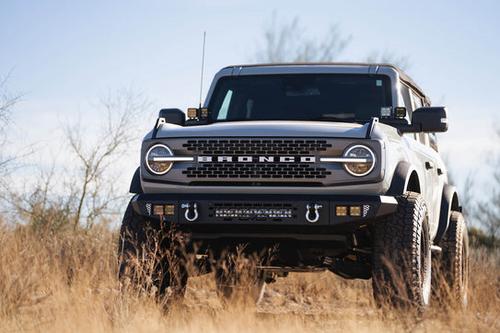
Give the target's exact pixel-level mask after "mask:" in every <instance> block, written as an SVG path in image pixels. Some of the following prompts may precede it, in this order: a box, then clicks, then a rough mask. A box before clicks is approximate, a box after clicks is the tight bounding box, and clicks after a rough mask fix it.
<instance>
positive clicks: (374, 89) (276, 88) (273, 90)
mask: <svg viewBox="0 0 500 333" xmlns="http://www.w3.org/2000/svg"><path fill="white" fill-rule="evenodd" d="M391 106H392V100H391V89H390V78H389V77H388V76H385V75H365V74H297V75H296V74H293V75H292V74H286V75H255V76H236V77H224V78H221V79H220V80H219V81H218V83H217V86H216V88H215V90H214V93H213V95H212V98H211V100H210V103H209V105H208V108H209V110H210V117H211V119H212V121H237V120H325V121H355V122H366V121H369V120H370V119H371V118H372V117H379V118H380V117H389V116H391V114H392V108H391Z"/></svg>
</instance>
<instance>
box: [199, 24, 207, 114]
mask: <svg viewBox="0 0 500 333" xmlns="http://www.w3.org/2000/svg"><path fill="white" fill-rule="evenodd" d="M206 39H207V32H206V31H203V50H202V51H201V79H200V109H201V95H202V94H203V72H204V71H205V41H206Z"/></svg>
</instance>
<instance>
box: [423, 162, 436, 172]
mask: <svg viewBox="0 0 500 333" xmlns="http://www.w3.org/2000/svg"><path fill="white" fill-rule="evenodd" d="M425 168H426V169H427V170H429V169H434V164H433V163H432V162H430V161H427V162H425Z"/></svg>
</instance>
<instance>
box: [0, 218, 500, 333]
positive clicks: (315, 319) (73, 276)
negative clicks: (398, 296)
mask: <svg viewBox="0 0 500 333" xmlns="http://www.w3.org/2000/svg"><path fill="white" fill-rule="evenodd" d="M0 244H1V247H0V332H17V331H28V332H31V331H33V332H165V331H168V332H204V333H212V332H214V333H215V332H238V333H244V332H268V331H273V332H345V331H356V332H401V331H414V332H437V331H445V332H446V331H452V332H456V331H458V332H500V255H499V253H498V250H497V252H487V251H485V250H480V249H474V250H473V251H471V252H472V253H471V277H470V285H469V287H470V290H469V306H468V308H467V309H466V310H463V311H462V310H457V309H453V308H442V307H440V306H438V305H437V304H434V305H433V306H432V307H431V309H430V310H429V311H428V312H427V313H426V314H425V316H424V318H422V319H419V320H416V319H414V318H412V316H410V315H407V314H405V313H387V312H385V313H383V312H381V311H380V310H378V309H377V308H375V306H374V305H373V303H372V300H371V285H370V281H359V280H353V281H350V280H344V279H341V278H339V277H336V276H334V275H333V274H331V273H329V272H325V273H316V274H312V273H307V274H290V276H289V277H287V278H280V279H278V281H277V282H276V283H274V284H270V285H268V286H267V289H266V292H265V294H264V298H263V299H262V301H261V302H260V303H259V304H258V305H257V306H256V307H253V306H248V305H244V304H243V303H239V302H232V303H230V304H226V305H225V306H223V305H222V304H221V303H220V301H219V300H218V298H217V296H216V292H215V283H214V278H213V275H211V274H209V275H204V276H201V277H196V278H192V279H190V281H189V284H188V290H187V295H186V299H185V301H184V303H183V304H179V305H176V306H175V307H173V308H171V309H170V310H169V311H167V312H165V311H164V310H163V309H162V307H161V306H159V305H158V304H157V303H156V302H155V301H154V300H153V298H152V297H150V296H148V295H145V294H144V293H137V292H135V291H132V290H123V289H122V287H121V286H120V283H119V282H118V280H117V264H116V263H117V258H116V244H117V236H116V234H115V233H113V232H111V231H109V230H108V229H104V228H103V229H100V228H94V229H92V230H91V231H86V232H84V231H67V232H63V231H60V232H58V233H56V234H52V233H50V232H41V231H37V232H35V231H33V230H32V229H30V228H28V227H8V226H5V225H0ZM243 288H244V286H243Z"/></svg>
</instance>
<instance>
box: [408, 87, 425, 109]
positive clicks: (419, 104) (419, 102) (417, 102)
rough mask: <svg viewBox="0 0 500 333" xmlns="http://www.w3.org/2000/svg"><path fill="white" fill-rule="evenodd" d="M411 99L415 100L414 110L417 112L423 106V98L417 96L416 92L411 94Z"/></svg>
mask: <svg viewBox="0 0 500 333" xmlns="http://www.w3.org/2000/svg"><path fill="white" fill-rule="evenodd" d="M411 99H412V100H413V110H416V109H418V108H421V107H422V106H423V103H422V97H420V96H419V95H417V94H416V93H415V92H414V91H412V92H411Z"/></svg>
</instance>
